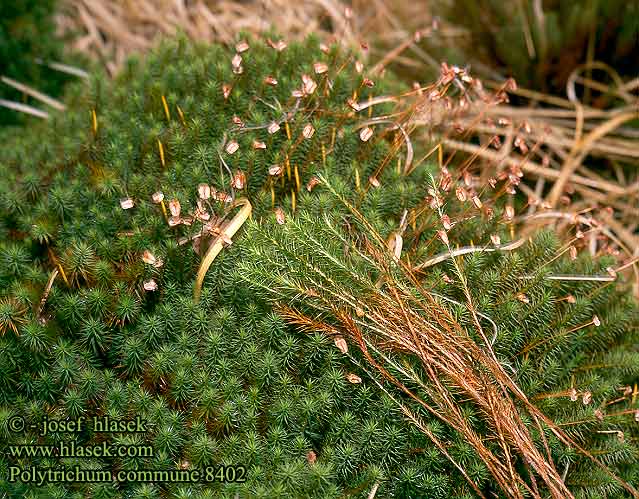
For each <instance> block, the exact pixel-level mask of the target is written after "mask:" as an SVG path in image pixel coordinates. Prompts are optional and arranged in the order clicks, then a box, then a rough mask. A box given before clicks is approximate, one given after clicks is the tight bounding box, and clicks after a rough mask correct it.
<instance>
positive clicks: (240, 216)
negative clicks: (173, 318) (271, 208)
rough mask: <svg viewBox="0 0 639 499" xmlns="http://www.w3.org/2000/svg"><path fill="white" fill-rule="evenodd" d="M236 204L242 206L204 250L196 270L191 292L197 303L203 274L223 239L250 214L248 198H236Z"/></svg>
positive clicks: (233, 231)
mask: <svg viewBox="0 0 639 499" xmlns="http://www.w3.org/2000/svg"><path fill="white" fill-rule="evenodd" d="M238 206H241V207H242V208H241V209H240V211H239V212H238V213H237V215H235V216H234V217H233V218H232V219H231V221H230V222H229V223H228V224H226V226H225V227H224V229H222V231H221V233H220V235H219V236H217V237H216V238H215V240H214V241H213V242H212V243H211V245H210V246H209V249H208V250H207V252H206V255H204V258H203V259H202V263H200V268H199V269H198V272H197V278H196V279H195V289H194V292H193V299H194V301H195V303H197V302H198V301H199V300H200V294H201V292H202V283H203V282H204V276H205V275H206V273H207V271H208V270H209V267H210V266H211V263H213V260H215V257H216V256H217V255H218V254H219V252H220V251H222V248H224V241H225V240H227V241H228V240H230V239H231V238H232V237H233V236H234V235H235V233H236V232H237V231H238V230H239V228H240V227H241V226H242V224H244V222H245V221H246V219H247V218H248V217H249V216H250V215H251V210H252V209H253V207H252V206H251V203H250V202H249V200H248V199H246V198H239V199H236V200H235V202H234V203H233V206H232V208H236V207H238Z"/></svg>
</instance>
